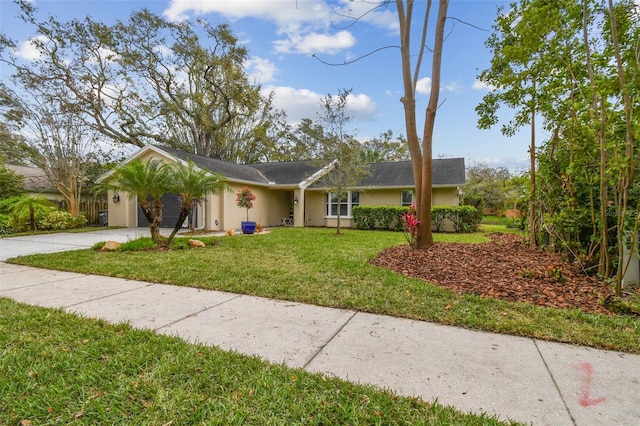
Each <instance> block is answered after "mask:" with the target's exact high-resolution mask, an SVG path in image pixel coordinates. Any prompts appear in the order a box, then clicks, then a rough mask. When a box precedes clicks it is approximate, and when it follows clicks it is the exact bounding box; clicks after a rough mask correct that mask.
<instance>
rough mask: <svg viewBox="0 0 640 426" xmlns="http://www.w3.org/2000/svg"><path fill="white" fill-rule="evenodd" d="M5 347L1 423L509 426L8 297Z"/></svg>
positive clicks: (2, 332)
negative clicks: (37, 306) (450, 425)
mask: <svg viewBox="0 0 640 426" xmlns="http://www.w3.org/2000/svg"><path fill="white" fill-rule="evenodd" d="M0 347H2V348H3V350H2V351H0V367H1V370H2V372H3V374H2V376H1V377H0V413H1V417H2V419H1V420H0V423H2V424H12V425H13V424H23V425H24V424H33V425H37V424H78V425H95V424H157V425H164V424H172V425H187V424H189V425H191V424H211V425H214V424H220V425H222V424H224V425H228V424H252V425H253V424H255V425H258V424H259V425H290V424H371V425H374V424H381V425H382V424H384V425H393V424H411V425H436V424H438V425H441V424H456V425H498V424H504V423H500V422H498V421H497V420H496V419H495V418H493V417H489V416H486V415H472V414H462V413H460V412H458V411H456V410H455V409H453V408H450V407H444V406H441V405H439V404H437V403H435V404H427V403H425V402H423V401H421V400H418V399H412V398H403V397H398V396H395V395H393V394H391V393H389V392H384V391H380V390H377V389H375V388H374V387H371V386H363V385H356V384H352V383H348V382H344V381H342V380H339V379H336V378H328V377H323V376H321V375H319V374H312V373H308V372H305V371H303V370H298V369H291V368H287V367H285V366H283V365H272V364H269V363H266V362H264V361H261V360H260V359H258V358H256V357H247V356H243V355H239V354H236V353H232V352H225V351H222V350H219V349H217V348H214V347H207V346H203V345H192V344H188V343H186V342H184V341H182V340H180V339H179V338H176V337H168V336H161V335H157V334H155V333H153V332H152V331H144V330H135V329H132V328H131V327H130V326H128V325H126V324H118V325H110V324H108V323H106V322H105V321H102V320H93V319H85V318H80V317H78V316H76V315H72V314H67V313H64V312H63V311H62V310H58V309H46V308H36V307H30V306H27V305H23V304H20V303H16V302H13V301H11V300H9V299H5V298H0Z"/></svg>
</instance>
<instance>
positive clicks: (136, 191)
mask: <svg viewBox="0 0 640 426" xmlns="http://www.w3.org/2000/svg"><path fill="white" fill-rule="evenodd" d="M171 181H172V173H171V170H170V168H169V166H168V165H167V164H165V163H164V162H162V161H160V160H156V159H152V160H149V161H141V160H140V159H139V158H136V159H134V160H132V161H130V162H128V163H126V164H125V165H123V166H121V167H119V168H117V169H115V171H114V173H113V174H112V175H111V176H110V177H109V181H108V182H107V183H106V184H105V186H106V188H108V189H112V190H114V191H118V192H123V193H125V194H128V195H129V196H131V197H137V198H138V206H139V207H140V210H142V213H143V214H144V217H145V218H146V219H147V222H148V223H149V231H150V233H151V239H152V240H153V242H154V243H156V245H158V247H160V246H162V245H163V244H164V242H163V241H162V238H161V236H160V225H161V224H162V201H161V198H162V196H163V195H164V194H165V193H167V192H168V191H169V189H170V188H172V183H171ZM185 218H186V216H185ZM182 221H184V219H182Z"/></svg>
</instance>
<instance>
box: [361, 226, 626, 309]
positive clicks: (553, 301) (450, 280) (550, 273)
mask: <svg viewBox="0 0 640 426" xmlns="http://www.w3.org/2000/svg"><path fill="white" fill-rule="evenodd" d="M490 237H491V242H489V243H485V244H461V243H436V244H435V245H434V246H433V247H431V248H430V249H429V250H427V251H422V250H413V249H412V248H411V247H409V246H408V245H404V246H397V247H392V248H389V249H386V250H384V251H383V252H381V253H380V254H379V255H378V257H377V258H376V259H374V260H372V262H371V263H373V264H374V265H377V266H381V267H384V268H388V269H391V270H393V271H395V272H399V273H401V274H404V275H406V276H410V277H414V278H420V279H423V280H426V281H428V282H430V283H432V284H435V285H438V286H441V287H446V288H448V289H451V290H453V291H455V292H457V293H462V294H474V295H478V296H482V297H493V298H496V299H504V300H508V301H511V302H528V303H533V304H535V305H539V306H550V307H554V308H577V309H580V310H581V311H583V312H587V313H598V314H605V315H611V314H612V312H611V311H609V310H607V309H606V308H605V307H604V306H601V304H600V303H602V300H604V299H606V298H609V297H612V296H613V291H612V290H611V288H610V287H609V286H607V285H605V284H603V283H602V282H599V281H598V280H597V279H596V278H594V277H590V276H586V275H584V274H583V273H581V272H580V271H579V270H578V268H577V266H576V265H573V264H570V263H567V262H565V261H563V260H562V257H561V255H560V254H558V253H551V252H545V251H541V250H532V249H530V248H529V247H528V246H526V245H525V242H524V239H523V238H522V237H521V236H519V235H514V234H498V233H495V234H491V235H490Z"/></svg>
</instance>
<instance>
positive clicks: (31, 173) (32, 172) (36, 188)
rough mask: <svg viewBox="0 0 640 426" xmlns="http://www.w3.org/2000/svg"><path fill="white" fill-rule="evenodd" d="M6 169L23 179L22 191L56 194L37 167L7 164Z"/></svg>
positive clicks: (42, 171) (45, 176)
mask: <svg viewBox="0 0 640 426" xmlns="http://www.w3.org/2000/svg"><path fill="white" fill-rule="evenodd" d="M6 167H7V169H9V170H12V171H13V172H14V173H15V174H17V175H21V176H22V177H23V178H24V179H23V185H24V189H26V190H27V191H29V192H50V193H56V192H58V190H57V189H56V188H55V187H54V186H53V185H52V184H51V182H49V178H48V177H47V175H46V174H45V172H44V170H42V169H40V168H38V167H27V166H16V165H13V164H7V165H6Z"/></svg>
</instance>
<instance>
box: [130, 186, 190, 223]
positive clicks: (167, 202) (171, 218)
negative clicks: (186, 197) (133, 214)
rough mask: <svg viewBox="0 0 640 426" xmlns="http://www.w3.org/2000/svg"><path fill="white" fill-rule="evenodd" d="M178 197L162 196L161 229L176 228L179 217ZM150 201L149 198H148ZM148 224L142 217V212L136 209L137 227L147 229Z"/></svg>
mask: <svg viewBox="0 0 640 426" xmlns="http://www.w3.org/2000/svg"><path fill="white" fill-rule="evenodd" d="M180 200H181V198H180V195H178V194H165V195H163V196H162V198H161V199H160V201H162V224H161V225H160V226H161V227H162V228H173V227H174V226H176V222H177V221H178V216H179V215H180ZM149 201H151V198H149ZM148 226H149V222H148V221H147V218H146V217H144V214H143V213H142V210H141V209H140V208H138V227H140V228H147V227H148Z"/></svg>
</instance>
